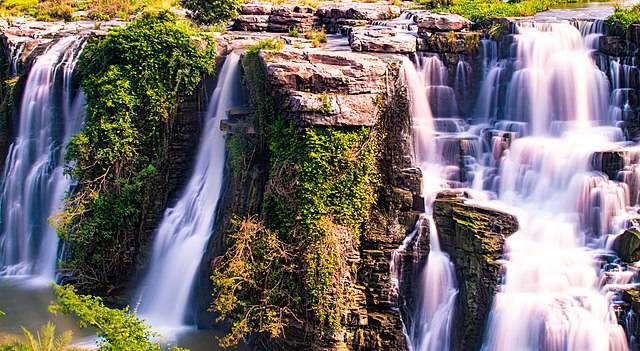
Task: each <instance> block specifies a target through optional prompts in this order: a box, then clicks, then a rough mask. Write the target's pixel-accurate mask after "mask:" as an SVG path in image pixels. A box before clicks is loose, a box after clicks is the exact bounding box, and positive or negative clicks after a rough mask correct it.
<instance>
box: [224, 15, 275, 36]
mask: <svg viewBox="0 0 640 351" xmlns="http://www.w3.org/2000/svg"><path fill="white" fill-rule="evenodd" d="M268 27H269V15H239V16H238V18H236V20H235V22H234V23H233V30H240V31H250V32H263V31H266V30H267V28H268Z"/></svg>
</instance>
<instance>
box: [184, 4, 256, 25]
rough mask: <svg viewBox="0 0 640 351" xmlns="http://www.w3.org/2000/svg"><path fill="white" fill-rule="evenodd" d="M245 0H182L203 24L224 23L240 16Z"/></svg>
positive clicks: (186, 7)
mask: <svg viewBox="0 0 640 351" xmlns="http://www.w3.org/2000/svg"><path fill="white" fill-rule="evenodd" d="M243 3H244V1H243V0H182V2H181V4H182V7H184V8H185V9H187V10H189V11H190V13H189V16H190V17H191V18H193V19H194V20H195V21H196V22H198V23H202V24H224V23H227V22H229V21H231V20H232V19H234V18H236V17H237V16H238V13H239V12H240V9H242V4H243Z"/></svg>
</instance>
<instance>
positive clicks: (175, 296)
mask: <svg viewBox="0 0 640 351" xmlns="http://www.w3.org/2000/svg"><path fill="white" fill-rule="evenodd" d="M239 59H240V57H239V55H238V54H237V53H231V54H230V55H229V56H228V57H227V59H226V60H225V62H224V65H223V67H222V70H221V71H220V75H219V78H218V84H217V86H216V88H215V90H214V92H213V95H212V97H211V100H210V103H209V108H208V111H207V116H206V120H205V124H204V128H203V130H202V137H201V140H200V146H199V149H198V153H197V156H196V161H195V164H194V167H193V170H192V173H191V176H190V179H189V181H188V182H187V183H186V185H185V187H184V190H183V191H184V193H183V194H182V196H181V197H180V199H179V200H178V202H177V203H176V205H175V206H174V207H172V208H169V209H167V210H166V211H165V213H164V218H163V219H162V222H161V223H160V226H159V227H158V230H157V233H156V236H155V240H154V243H153V252H152V257H151V261H150V262H149V267H150V268H149V272H148V273H147V274H146V277H145V278H144V280H143V283H142V285H141V288H140V292H139V299H140V306H139V308H138V313H139V314H140V315H141V317H143V318H145V319H147V321H148V322H149V323H150V324H151V325H153V326H154V327H164V328H173V327H180V326H184V325H185V324H192V323H186V321H185V316H186V313H187V310H188V308H189V298H190V294H191V290H192V287H193V282H194V279H195V277H196V273H197V270H198V267H199V266H200V261H201V260H202V255H203V254H204V250H205V247H206V245H207V242H208V241H209V237H210V236H211V234H212V230H213V225H214V220H215V216H216V204H217V202H218V198H219V197H220V192H221V189H222V177H223V169H224V164H225V133H224V132H222V131H221V130H220V121H221V120H223V119H226V111H227V110H228V109H229V108H231V107H234V106H236V105H239V104H240V103H241V102H242V101H239V99H241V98H242V94H240V93H239V90H240V87H241V82H240V64H239Z"/></svg>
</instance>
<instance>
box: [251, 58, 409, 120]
mask: <svg viewBox="0 0 640 351" xmlns="http://www.w3.org/2000/svg"><path fill="white" fill-rule="evenodd" d="M260 58H261V60H262V62H263V65H264V69H265V72H266V75H267V80H268V84H269V86H270V88H271V89H272V92H273V94H274V97H275V100H276V108H277V110H278V112H279V113H280V114H281V115H282V116H284V117H286V118H287V119H289V120H291V121H292V122H294V123H295V124H298V125H324V126H372V125H374V124H375V123H376V121H377V119H378V114H379V107H380V106H379V104H378V102H379V101H380V100H379V99H382V98H383V95H384V93H385V91H384V89H385V84H384V83H385V82H384V77H385V74H386V73H387V63H385V61H384V60H382V59H380V58H378V57H375V56H370V55H361V54H356V53H350V52H332V51H321V50H298V49H286V50H281V51H278V52H268V51H263V52H261V54H260ZM394 60H395V61H396V62H398V60H399V59H397V58H396V59H394Z"/></svg>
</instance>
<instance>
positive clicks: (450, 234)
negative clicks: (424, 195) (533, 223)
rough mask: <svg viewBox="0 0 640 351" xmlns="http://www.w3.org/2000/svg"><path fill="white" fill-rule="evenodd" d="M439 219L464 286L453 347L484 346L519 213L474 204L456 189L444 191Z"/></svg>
mask: <svg viewBox="0 0 640 351" xmlns="http://www.w3.org/2000/svg"><path fill="white" fill-rule="evenodd" d="M434 220H435V223H436V227H437V229H438V235H439V236H440V243H441V246H442V249H443V251H445V252H447V253H448V254H449V256H450V257H451V260H452V262H453V264H454V265H455V267H456V279H457V280H458V285H459V287H460V288H459V289H460V292H459V294H458V299H457V301H456V308H455V315H454V320H453V325H454V326H456V327H455V328H453V333H452V338H451V346H452V349H458V350H478V349H480V346H481V344H482V336H483V334H484V328H485V325H486V322H487V317H488V316H489V312H490V309H491V304H492V302H493V297H494V296H495V294H496V293H497V292H498V286H499V283H500V279H501V266H500V264H499V263H498V262H499V260H500V259H501V258H502V252H503V246H504V241H505V239H506V238H507V237H508V236H510V235H511V234H513V233H515V232H516V231H517V230H518V221H517V219H516V218H515V216H513V215H510V214H507V213H504V212H500V211H498V210H494V209H490V208H485V207H482V206H480V205H476V204H472V203H468V202H467V201H466V200H465V199H464V198H462V197H460V196H459V194H456V193H454V192H452V191H445V192H442V193H440V194H438V196H437V198H436V201H435V204H434Z"/></svg>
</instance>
